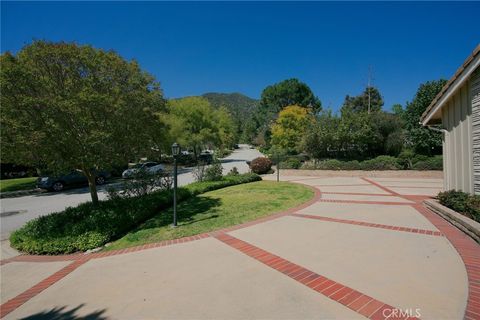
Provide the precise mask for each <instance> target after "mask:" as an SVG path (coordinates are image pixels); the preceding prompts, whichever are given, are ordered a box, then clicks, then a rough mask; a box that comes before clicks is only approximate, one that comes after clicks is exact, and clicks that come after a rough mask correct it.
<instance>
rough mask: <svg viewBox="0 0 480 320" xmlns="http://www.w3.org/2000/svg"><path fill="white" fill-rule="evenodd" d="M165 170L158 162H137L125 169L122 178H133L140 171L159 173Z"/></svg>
mask: <svg viewBox="0 0 480 320" xmlns="http://www.w3.org/2000/svg"><path fill="white" fill-rule="evenodd" d="M164 170H165V167H164V166H163V165H161V164H159V163H157V162H144V163H139V164H136V165H135V166H133V167H132V168H130V169H127V170H125V171H123V173H122V178H124V179H128V178H131V177H133V176H134V175H135V174H137V173H139V172H140V171H145V172H146V173H148V174H159V173H162V172H163V171H164Z"/></svg>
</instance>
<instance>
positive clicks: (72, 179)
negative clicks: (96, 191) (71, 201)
mask: <svg viewBox="0 0 480 320" xmlns="http://www.w3.org/2000/svg"><path fill="white" fill-rule="evenodd" d="M108 178H110V173H109V172H105V171H100V172H98V173H97V174H96V177H95V182H96V183H97V185H102V184H105V182H106V181H107V179H108ZM85 185H88V180H87V177H85V175H84V174H83V173H81V172H79V171H76V170H72V171H71V172H70V173H68V174H65V175H60V176H44V177H40V178H38V179H37V188H41V189H47V190H51V191H62V190H63V189H65V188H66V187H73V186H85Z"/></svg>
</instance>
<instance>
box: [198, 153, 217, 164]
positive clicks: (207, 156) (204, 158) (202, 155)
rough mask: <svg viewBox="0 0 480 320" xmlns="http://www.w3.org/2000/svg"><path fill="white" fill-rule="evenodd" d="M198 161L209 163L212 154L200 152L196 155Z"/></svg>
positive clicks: (211, 159)
mask: <svg viewBox="0 0 480 320" xmlns="http://www.w3.org/2000/svg"><path fill="white" fill-rule="evenodd" d="M198 161H200V162H204V163H206V164H211V163H212V162H213V155H212V154H211V153H210V152H202V153H200V155H199V156H198Z"/></svg>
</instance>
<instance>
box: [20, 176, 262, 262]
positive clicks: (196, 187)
mask: <svg viewBox="0 0 480 320" xmlns="http://www.w3.org/2000/svg"><path fill="white" fill-rule="evenodd" d="M258 180H261V178H260V177H259V176H258V175H256V174H253V173H248V174H242V175H237V176H226V177H223V178H222V179H221V180H219V181H204V182H195V183H192V184H189V185H187V186H185V187H181V188H179V189H178V193H177V196H178V200H179V201H182V200H185V199H188V198H191V197H193V196H195V195H198V194H200V193H204V192H208V191H212V190H216V189H220V188H224V187H228V186H233V185H237V184H242V183H248V182H253V181H258ZM171 204H172V191H171V190H162V191H156V192H152V193H150V194H147V195H144V196H141V197H132V198H116V199H112V200H107V201H101V202H100V203H99V205H98V206H97V207H95V206H93V205H92V203H83V204H80V205H78V206H77V207H70V208H67V209H65V210H64V211H62V212H58V213H52V214H49V215H46V216H41V217H39V218H37V219H34V220H31V221H29V222H27V223H26V224H25V225H24V226H23V227H22V228H20V229H18V230H16V231H15V232H13V233H12V235H11V237H10V243H11V245H12V246H13V247H14V248H16V249H18V250H20V251H23V252H28V253H32V254H63V253H72V252H76V251H85V250H89V249H93V248H96V247H99V246H102V245H104V244H105V243H107V242H109V241H112V240H115V239H117V238H119V237H121V236H123V235H124V234H125V233H127V232H128V231H130V230H132V229H133V228H135V227H136V226H138V225H139V224H141V223H142V222H144V221H146V220H147V219H149V218H151V217H152V216H154V215H155V214H157V213H158V212H159V211H160V210H163V209H165V208H168V207H169V206H170V205H171Z"/></svg>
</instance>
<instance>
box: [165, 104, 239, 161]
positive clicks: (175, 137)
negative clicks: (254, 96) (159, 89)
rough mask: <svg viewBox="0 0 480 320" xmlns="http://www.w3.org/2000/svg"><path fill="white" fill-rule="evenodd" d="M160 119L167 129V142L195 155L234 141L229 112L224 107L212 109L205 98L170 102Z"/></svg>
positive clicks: (232, 124)
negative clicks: (191, 151) (186, 149)
mask: <svg viewBox="0 0 480 320" xmlns="http://www.w3.org/2000/svg"><path fill="white" fill-rule="evenodd" d="M164 118H165V122H166V124H167V126H168V127H169V141H170V142H173V141H177V142H179V143H180V144H181V145H182V146H183V147H185V148H191V149H192V150H193V151H194V153H195V155H197V154H198V152H199V151H201V149H202V148H203V147H205V146H221V147H230V146H232V145H233V143H235V140H236V136H235V126H234V123H233V120H232V117H231V115H230V113H229V112H228V111H227V109H226V108H219V109H215V108H213V107H212V105H211V104H210V102H208V100H207V99H205V98H201V97H187V98H181V99H174V100H170V101H168V103H167V114H166V115H164Z"/></svg>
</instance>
